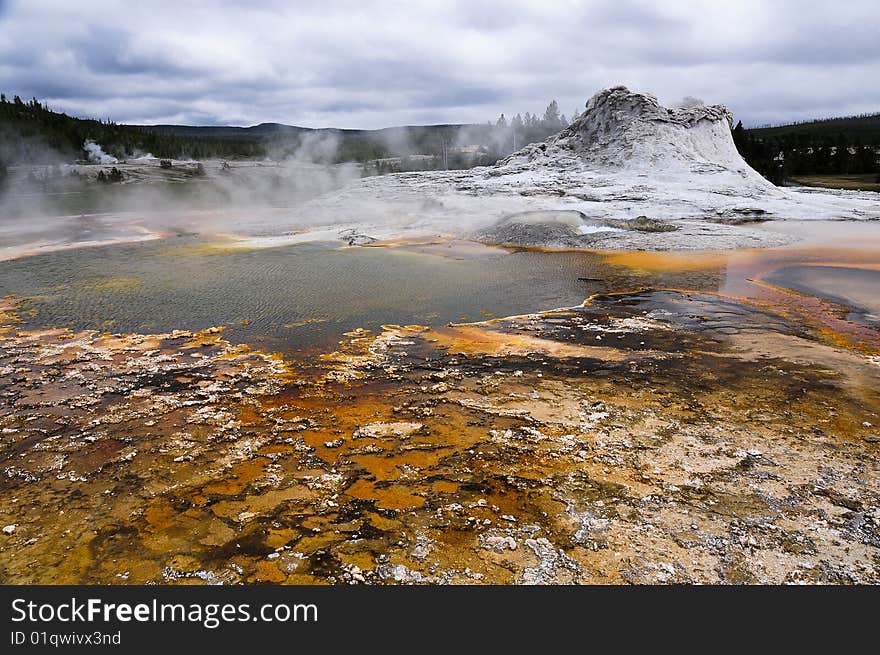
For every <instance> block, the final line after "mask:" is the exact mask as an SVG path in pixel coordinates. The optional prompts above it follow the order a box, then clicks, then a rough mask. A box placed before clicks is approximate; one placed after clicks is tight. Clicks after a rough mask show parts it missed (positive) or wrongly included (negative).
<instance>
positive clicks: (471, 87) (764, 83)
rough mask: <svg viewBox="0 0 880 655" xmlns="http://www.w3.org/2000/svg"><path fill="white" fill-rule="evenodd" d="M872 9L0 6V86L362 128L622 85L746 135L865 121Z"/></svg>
mask: <svg viewBox="0 0 880 655" xmlns="http://www.w3.org/2000/svg"><path fill="white" fill-rule="evenodd" d="M878 71H880V7H878V4H877V0H837V2H804V1H801V2H794V1H792V2H788V1H774V2H768V1H754V2H752V1H744V0H728V1H722V0H712V1H707V2H702V1H689V2H684V1H676V2H653V3H652V2H638V1H634V0H611V1H608V2H606V1H599V0H597V1H583V2H574V1H569V2H566V1H563V0H536V1H518V0H504V1H501V2H481V1H479V0H464V1H461V2H458V1H454V0H442V1H441V0H438V1H435V2H417V1H409V2H369V1H368V0H358V1H355V2H333V1H331V0H324V1H322V2H291V1H289V0H288V1H283V0H278V1H275V0H250V1H241V2H231V1H225V2H220V1H218V2H200V1H196V0H193V1H189V0H177V1H175V2H164V1H160V0H151V1H149V2H127V1H126V2H123V1H118V2H101V1H97V0H57V1H50V0H0V90H3V91H4V92H6V93H7V95H10V96H11V95H12V94H19V95H21V96H22V97H24V98H30V97H31V96H36V97H37V98H40V99H43V100H46V101H47V102H48V103H49V105H50V106H51V107H52V108H53V109H57V110H62V111H66V112H68V113H71V114H74V115H78V116H90V117H101V118H106V117H110V118H112V119H114V120H116V121H119V122H129V123H184V124H193V125H211V124H233V125H252V124H255V123H260V122H282V123H289V124H295V125H305V126H311V127H322V126H331V127H360V128H375V127H385V126H390V125H401V124H429V123H445V122H450V123H452V122H455V123H460V122H482V121H486V120H489V119H492V120H494V119H495V118H496V117H497V116H498V114H500V113H501V112H504V113H505V114H507V115H508V116H510V115H511V114H514V113H516V112H525V111H530V112H533V113H540V112H543V109H544V107H545V106H546V105H547V103H548V101H549V100H550V99H551V98H556V99H557V100H558V101H559V105H560V108H561V110H562V112H563V113H565V114H567V115H570V114H571V113H572V112H573V110H575V109H577V110H580V109H582V108H583V105H584V102H585V101H586V100H587V98H588V97H589V96H591V95H592V94H593V93H594V92H596V91H597V90H599V89H601V88H603V87H606V86H612V85H615V84H625V85H627V86H629V87H630V88H632V89H634V90H639V91H648V92H651V93H653V94H654V95H656V96H658V97H659V98H660V100H661V101H663V102H667V103H672V102H674V101H676V100H678V99H680V98H682V97H683V96H685V95H691V96H696V97H699V98H702V99H703V100H705V101H706V102H707V103H724V104H726V105H728V106H729V107H730V108H731V109H732V110H733V111H734V113H735V114H736V116H737V118H739V119H741V120H742V121H743V123H745V124H746V125H756V124H763V123H770V122H772V123H776V122H781V121H789V120H798V119H807V118H812V117H818V116H832V115H844V114H856V113H862V112H876V111H880V81H878V77H880V76H878Z"/></svg>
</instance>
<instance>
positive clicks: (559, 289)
mask: <svg viewBox="0 0 880 655" xmlns="http://www.w3.org/2000/svg"><path fill="white" fill-rule="evenodd" d="M721 279H722V276H721V275H720V274H719V272H718V271H716V270H712V269H711V268H710V269H701V270H697V271H687V272H675V273H674V274H672V275H670V274H667V273H664V272H662V271H660V272H648V273H645V272H633V271H630V270H627V269H625V268H621V267H616V266H609V265H607V264H606V263H605V259H604V257H603V256H602V255H600V254H598V253H572V252H556V253H547V252H536V251H528V250H523V251H508V250H502V249H498V248H489V247H485V246H480V245H475V244H468V245H462V244H459V245H457V246H455V247H449V248H445V247H444V246H443V244H429V245H425V246H414V245H405V246H402V247H397V248H357V247H356V248H342V247H340V246H339V244H338V243H308V244H298V245H293V246H285V247H278V248H263V249H253V250H247V249H241V248H236V247H231V246H229V245H228V244H225V243H216V242H208V241H203V240H199V239H193V238H176V239H170V240H165V241H157V242H147V243H140V244H123V245H115V246H106V247H100V248H89V249H80V250H68V251H58V252H53V253H47V254H44V255H39V256H34V257H27V258H23V259H19V260H12V261H7V262H0V295H6V294H14V295H16V296H18V297H23V298H27V299H28V300H27V302H26V303H25V306H24V310H25V311H24V316H25V318H26V319H27V320H28V321H29V323H31V324H33V325H37V326H70V327H74V328H79V329H106V330H110V331H113V332H140V333H156V332H166V331H170V330H173V329H203V328H207V327H210V326H227V327H229V328H233V329H234V331H233V333H232V334H230V338H231V339H232V340H233V341H240V342H248V343H258V344H260V345H263V346H267V347H272V348H273V349H278V350H281V351H290V350H296V349H303V348H309V347H312V346H325V345H327V344H328V343H332V342H335V341H336V340H338V339H339V337H340V336H341V335H342V333H343V332H346V331H349V330H351V329H353V328H356V327H365V328H370V329H375V328H378V327H380V326H381V325H383V324H389V323H393V324H412V323H419V324H425V325H442V324H445V323H448V322H450V321H456V322H461V321H476V320H483V319H486V318H491V317H495V316H507V315H511V314H520V313H527V312H533V311H538V310H542V309H552V308H554V307H569V306H572V305H578V304H580V303H582V302H583V301H584V299H585V298H587V297H588V296H589V295H591V294H593V293H596V292H602V291H609V290H615V289H618V288H621V287H631V286H640V285H645V284H648V285H660V286H668V285H671V284H673V283H674V285H675V286H688V287H689V288H695V289H704V290H717V289H718V288H719V285H720V283H721Z"/></svg>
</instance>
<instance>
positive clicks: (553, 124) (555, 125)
mask: <svg viewBox="0 0 880 655" xmlns="http://www.w3.org/2000/svg"><path fill="white" fill-rule="evenodd" d="M542 124H543V126H544V127H546V128H549V129H554V130H558V129H559V128H560V127H562V121H561V120H560V118H559V105H558V104H557V102H556V101H555V100H551V101H550V104H549V105H547V109H545V110H544V120H543V121H542Z"/></svg>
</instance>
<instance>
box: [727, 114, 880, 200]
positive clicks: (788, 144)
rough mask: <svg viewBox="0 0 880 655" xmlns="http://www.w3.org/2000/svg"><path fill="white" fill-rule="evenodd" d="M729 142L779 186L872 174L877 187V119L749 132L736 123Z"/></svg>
mask: <svg viewBox="0 0 880 655" xmlns="http://www.w3.org/2000/svg"><path fill="white" fill-rule="evenodd" d="M733 142H734V143H735V144H736V147H737V150H739V153H740V154H741V155H742V157H743V159H745V160H746V162H748V164H749V165H750V166H751V167H752V168H754V169H755V170H756V171H758V172H759V173H761V175H763V176H764V177H766V178H767V179H768V180H770V181H771V182H773V183H774V184H777V185H780V184H784V183H785V182H787V181H789V180H791V179H793V178H796V177H797V176H799V175H876V176H877V180H878V182H880V114H868V115H865V116H861V117H847V118H844V119H836V120H830V121H827V120H826V121H810V122H807V123H797V124H792V125H791V126H777V127H773V128H756V129H753V130H747V129H745V128H744V127H743V124H742V122H741V121H740V122H739V123H737V124H736V127H734V129H733Z"/></svg>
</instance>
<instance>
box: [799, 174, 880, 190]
mask: <svg viewBox="0 0 880 655" xmlns="http://www.w3.org/2000/svg"><path fill="white" fill-rule="evenodd" d="M792 182H795V183H796V184H802V185H804V186H818V187H827V188H829V189H859V190H861V191H880V181H878V178H877V175H875V174H873V173H871V174H868V175H799V176H797V177H796V178H792Z"/></svg>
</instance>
